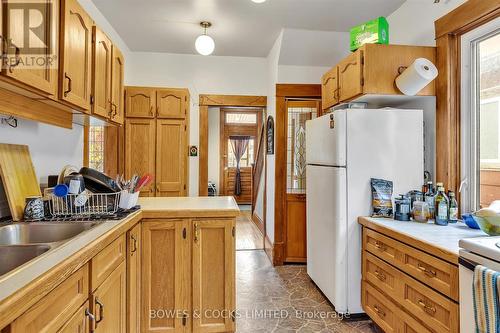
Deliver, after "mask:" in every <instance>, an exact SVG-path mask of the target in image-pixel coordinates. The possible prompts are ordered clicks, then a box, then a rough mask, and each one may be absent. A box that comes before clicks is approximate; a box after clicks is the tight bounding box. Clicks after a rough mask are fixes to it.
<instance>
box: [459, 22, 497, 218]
mask: <svg viewBox="0 0 500 333" xmlns="http://www.w3.org/2000/svg"><path fill="white" fill-rule="evenodd" d="M461 42H462V50H461V51H462V55H461V57H462V67H461V77H462V83H461V86H462V92H461V113H462V114H461V149H462V152H461V154H462V157H461V170H462V184H461V186H460V188H461V192H462V211H463V212H470V211H474V210H477V209H479V208H481V207H485V206H488V205H489V204H490V203H491V202H492V201H493V200H497V199H500V19H496V20H493V21H491V22H490V23H488V24H485V25H484V26H481V27H479V28H477V29H475V30H473V31H471V32H469V33H467V34H465V35H463V36H462V41H461Z"/></svg>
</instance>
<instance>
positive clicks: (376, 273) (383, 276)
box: [375, 269, 386, 281]
mask: <svg viewBox="0 0 500 333" xmlns="http://www.w3.org/2000/svg"><path fill="white" fill-rule="evenodd" d="M375 276H376V277H377V278H378V279H379V280H380V281H385V280H386V276H385V274H384V273H380V272H379V271H378V269H377V270H375Z"/></svg>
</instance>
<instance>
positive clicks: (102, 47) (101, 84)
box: [92, 26, 113, 118]
mask: <svg viewBox="0 0 500 333" xmlns="http://www.w3.org/2000/svg"><path fill="white" fill-rule="evenodd" d="M92 45H93V48H92V49H93V52H92V54H93V65H92V74H93V75H92V114H94V115H97V116H100V117H103V118H110V117H111V114H112V111H113V108H112V106H113V105H112V101H111V64H112V62H111V61H112V54H111V52H112V44H111V40H110V39H109V38H108V37H107V36H106V35H105V34H104V33H103V32H102V31H101V29H99V28H98V27H96V26H94V27H93V29H92Z"/></svg>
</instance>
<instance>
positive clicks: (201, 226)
mask: <svg viewBox="0 0 500 333" xmlns="http://www.w3.org/2000/svg"><path fill="white" fill-rule="evenodd" d="M234 226H235V221H234V219H200V220H191V219H169V220H144V221H143V225H142V251H143V253H142V254H143V255H142V258H143V263H142V291H143V292H142V297H143V302H142V307H143V311H142V318H141V321H142V332H143V333H147V332H212V333H216V332H234V327H235V325H234V321H233V315H234V309H235V285H234V281H235V239H234ZM214 267H217V269H214Z"/></svg>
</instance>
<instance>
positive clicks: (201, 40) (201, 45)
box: [194, 21, 215, 56]
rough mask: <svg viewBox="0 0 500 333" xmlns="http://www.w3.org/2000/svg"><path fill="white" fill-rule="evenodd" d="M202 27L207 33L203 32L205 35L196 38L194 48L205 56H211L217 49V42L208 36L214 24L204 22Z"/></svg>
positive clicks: (201, 23)
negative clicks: (208, 31) (209, 29)
mask: <svg viewBox="0 0 500 333" xmlns="http://www.w3.org/2000/svg"><path fill="white" fill-rule="evenodd" d="M200 25H201V27H202V28H203V29H205V31H204V32H203V35H200V36H198V38H196V42H195V43H194V46H195V47H196V51H198V53H199V54H201V55H204V56H207V55H211V54H212V52H214V49H215V41H214V39H213V38H212V37H210V36H209V35H207V29H208V28H210V27H211V26H212V23H210V22H206V21H203V22H200Z"/></svg>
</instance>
